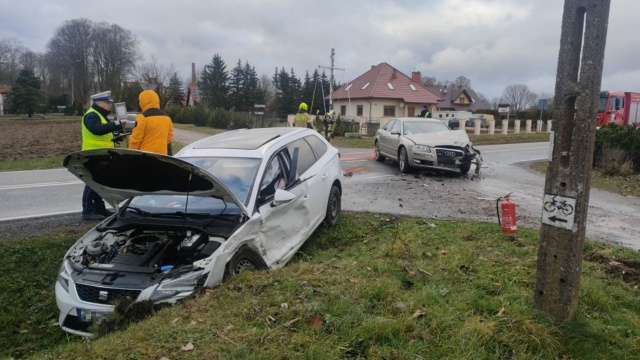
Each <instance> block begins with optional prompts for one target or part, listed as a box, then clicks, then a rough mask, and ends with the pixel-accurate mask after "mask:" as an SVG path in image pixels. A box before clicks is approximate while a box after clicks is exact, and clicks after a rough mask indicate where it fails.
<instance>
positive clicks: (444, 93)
mask: <svg viewBox="0 0 640 360" xmlns="http://www.w3.org/2000/svg"><path fill="white" fill-rule="evenodd" d="M427 89H429V90H431V91H432V92H433V93H435V94H437V95H438V96H440V97H441V98H442V99H443V100H442V101H441V102H440V103H438V109H439V110H440V111H447V110H448V111H468V112H474V111H478V110H486V109H489V108H490V106H489V104H486V103H485V102H484V100H482V98H480V96H478V94H477V93H476V92H475V91H473V89H468V88H466V87H457V88H454V87H448V88H446V87H445V88H440V87H427Z"/></svg>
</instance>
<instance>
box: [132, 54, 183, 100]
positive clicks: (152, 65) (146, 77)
mask: <svg viewBox="0 0 640 360" xmlns="http://www.w3.org/2000/svg"><path fill="white" fill-rule="evenodd" d="M135 73H136V75H137V78H138V81H140V82H141V83H149V84H156V85H157V87H156V92H157V93H158V96H159V97H160V106H162V107H164V105H165V104H166V103H167V101H168V100H169V82H170V81H171V77H172V76H173V74H174V73H176V70H175V67H174V65H173V64H171V65H169V66H166V65H163V64H160V62H159V61H158V56H157V55H151V60H150V61H149V62H146V63H142V64H139V65H137V66H136V68H135Z"/></svg>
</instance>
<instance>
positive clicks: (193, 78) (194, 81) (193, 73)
mask: <svg viewBox="0 0 640 360" xmlns="http://www.w3.org/2000/svg"><path fill="white" fill-rule="evenodd" d="M197 83H198V79H196V63H191V85H196V84H197Z"/></svg>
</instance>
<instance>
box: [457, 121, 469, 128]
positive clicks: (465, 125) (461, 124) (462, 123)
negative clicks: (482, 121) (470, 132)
mask: <svg viewBox="0 0 640 360" xmlns="http://www.w3.org/2000/svg"><path fill="white" fill-rule="evenodd" d="M458 121H460V127H459V129H460V130H465V129H466V128H467V120H465V119H460V120H458Z"/></svg>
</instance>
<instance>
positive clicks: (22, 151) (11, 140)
mask: <svg viewBox="0 0 640 360" xmlns="http://www.w3.org/2000/svg"><path fill="white" fill-rule="evenodd" d="M81 131H82V130H81V126H80V118H77V117H76V118H69V119H63V120H35V119H20V120H6V119H0V159H1V160H3V161H4V160H20V159H37V158H41V157H45V156H52V155H67V154H69V153H71V152H74V151H78V150H80V144H81V140H82V135H81Z"/></svg>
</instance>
